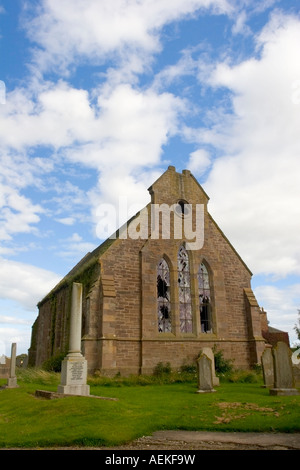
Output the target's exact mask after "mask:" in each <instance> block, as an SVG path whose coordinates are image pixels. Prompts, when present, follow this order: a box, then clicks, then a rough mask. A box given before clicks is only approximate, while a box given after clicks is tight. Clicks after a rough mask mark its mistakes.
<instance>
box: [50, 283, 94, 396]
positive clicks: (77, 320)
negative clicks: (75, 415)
mask: <svg viewBox="0 0 300 470" xmlns="http://www.w3.org/2000/svg"><path fill="white" fill-rule="evenodd" d="M81 322H82V284H79V283H76V282H74V283H73V286H72V306H71V321H70V340H69V352H68V354H67V356H66V357H65V359H64V360H63V361H62V368H61V384H60V385H59V386H58V389H57V391H58V393H63V394H66V395H89V394H90V387H89V385H87V383H86V382H87V361H86V359H85V358H84V357H83V355H82V354H81Z"/></svg>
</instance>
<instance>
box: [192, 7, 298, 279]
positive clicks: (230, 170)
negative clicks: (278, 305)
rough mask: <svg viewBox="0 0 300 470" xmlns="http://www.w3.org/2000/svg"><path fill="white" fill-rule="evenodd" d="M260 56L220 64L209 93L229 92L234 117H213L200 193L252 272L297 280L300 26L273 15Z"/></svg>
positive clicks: (203, 136) (204, 133) (204, 132)
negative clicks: (209, 160)
mask: <svg viewBox="0 0 300 470" xmlns="http://www.w3.org/2000/svg"><path fill="white" fill-rule="evenodd" d="M257 44H258V47H259V50H260V56H259V57H258V58H256V59H254V58H251V59H249V60H245V61H243V62H241V63H240V64H238V65H231V64H230V63H229V62H225V63H220V64H218V65H217V66H216V67H215V69H214V71H213V73H212V74H211V75H210V76H209V78H208V80H209V84H210V85H211V86H212V87H215V88H219V87H226V88H228V90H230V92H231V105H232V110H233V114H231V113H225V114H224V110H221V112H220V114H219V115H218V114H215V115H214V116H213V118H214V125H212V126H211V128H210V129H207V128H205V129H200V130H197V132H195V133H194V134H193V137H194V138H195V136H196V135H198V142H199V144H200V143H202V144H203V142H204V143H206V144H212V145H214V146H215V147H217V148H218V150H219V152H220V153H222V155H223V156H221V157H220V158H218V159H217V160H215V161H214V164H213V167H212V170H211V172H210V174H209V177H208V179H207V182H206V184H205V185H204V187H205V190H206V191H207V193H208V194H209V195H210V197H211V201H210V211H211V213H212V215H213V216H214V217H215V219H216V220H217V222H218V223H219V224H220V226H221V227H222V229H223V230H224V232H225V233H226V235H227V236H228V238H229V239H230V240H231V241H232V243H233V245H234V246H235V247H236V248H237V250H238V251H239V253H240V254H241V256H242V257H243V258H244V259H245V261H246V262H247V263H248V265H249V267H250V269H251V270H252V271H253V272H255V273H271V274H273V275H275V276H276V277H277V278H281V277H285V276H286V275H288V274H300V248H299V233H300V205H299V200H300V185H299V174H300V159H299V154H300V140H299V122H300V106H299V105H296V104H295V102H294V101H293V99H292V90H293V89H292V84H293V83H294V81H295V79H296V78H297V77H300V62H299V60H298V55H299V48H300V21H299V20H298V19H297V18H295V17H291V16H282V15H281V14H280V13H278V12H277V13H276V14H275V15H273V16H272V18H271V20H270V22H269V24H268V25H267V26H266V27H265V28H264V29H263V31H262V32H261V34H260V35H259V36H258V38H257Z"/></svg>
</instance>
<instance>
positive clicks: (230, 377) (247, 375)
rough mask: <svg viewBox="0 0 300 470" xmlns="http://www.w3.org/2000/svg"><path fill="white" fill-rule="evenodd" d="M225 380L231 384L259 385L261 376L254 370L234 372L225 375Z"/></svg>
mask: <svg viewBox="0 0 300 470" xmlns="http://www.w3.org/2000/svg"><path fill="white" fill-rule="evenodd" d="M225 379H226V380H227V381H228V382H231V383H248V384H252V383H258V382H259V381H260V380H261V375H260V374H258V373H257V372H255V371H253V370H239V369H236V370H233V371H230V372H228V373H227V374H225Z"/></svg>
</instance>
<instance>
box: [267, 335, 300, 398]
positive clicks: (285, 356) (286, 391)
mask: <svg viewBox="0 0 300 470" xmlns="http://www.w3.org/2000/svg"><path fill="white" fill-rule="evenodd" d="M272 354H273V363H274V388H271V389H270V394H271V395H298V391H297V389H296V388H295V381H294V376H293V367H292V360H291V350H290V348H289V347H288V346H287V344H285V343H284V342H283V341H278V343H277V344H276V346H274V347H273V348H272Z"/></svg>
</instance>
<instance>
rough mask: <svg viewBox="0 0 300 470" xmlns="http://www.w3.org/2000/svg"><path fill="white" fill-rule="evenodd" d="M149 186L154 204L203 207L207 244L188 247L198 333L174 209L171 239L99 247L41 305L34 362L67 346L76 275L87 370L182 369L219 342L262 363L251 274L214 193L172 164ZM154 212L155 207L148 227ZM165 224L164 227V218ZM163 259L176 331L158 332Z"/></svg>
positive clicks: (246, 363) (238, 357)
mask: <svg viewBox="0 0 300 470" xmlns="http://www.w3.org/2000/svg"><path fill="white" fill-rule="evenodd" d="M149 192H150V194H151V202H152V203H153V204H163V203H164V204H168V205H172V204H174V203H176V202H177V201H178V200H184V201H187V202H188V203H190V204H192V205H195V204H203V207H204V244H203V246H202V247H201V249H199V250H190V251H189V263H190V279H191V294H192V311H193V331H192V333H191V334H187V333H181V332H180V323H179V298H178V274H177V254H178V250H179V247H180V246H181V244H183V243H185V241H186V240H185V238H184V237H183V238H182V239H174V232H173V227H174V223H173V222H174V219H173V217H177V215H176V214H171V219H170V221H171V224H170V230H171V233H170V239H162V237H161V236H160V238H159V239H151V238H148V239H132V238H127V239H122V238H119V239H116V240H114V241H112V242H110V243H109V245H105V249H103V248H101V247H99V249H98V250H95V253H94V254H92V255H93V256H92V255H90V257H88V258H87V260H88V261H87V262H86V265H85V264H84V263H79V267H77V268H76V267H75V268H74V269H73V270H72V272H71V273H69V275H68V276H67V277H66V278H65V279H64V280H63V281H62V283H60V285H59V286H58V288H57V289H54V291H53V292H52V293H50V294H49V295H48V296H47V297H46V298H45V299H44V300H43V301H42V302H41V303H40V305H39V317H38V319H37V321H36V323H35V325H34V327H33V335H32V345H31V362H34V363H35V364H36V365H40V364H41V363H42V362H43V361H44V360H45V359H47V358H49V357H51V356H52V355H55V354H57V353H58V352H60V351H62V352H64V351H66V350H67V346H68V345H67V340H68V328H69V324H68V322H69V312H70V285H71V281H75V282H82V283H83V285H84V295H83V327H82V348H83V353H84V355H85V358H86V359H87V361H88V367H89V372H94V371H95V370H100V371H101V372H102V373H103V374H109V375H114V374H115V373H117V372H121V373H122V374H128V373H139V372H143V373H151V372H152V371H153V369H154V367H155V366H156V365H157V363H158V362H170V363H171V366H172V367H180V366H181V365H182V364H184V363H192V362H193V361H194V360H195V358H196V357H197V355H198V354H199V351H200V349H201V348H202V347H204V346H208V347H213V346H214V345H217V346H218V348H219V349H221V350H223V353H224V357H225V358H228V359H234V361H235V362H234V364H235V365H236V366H237V367H244V368H247V367H250V366H251V365H253V364H255V363H257V362H260V356H261V353H262V351H263V349H264V344H265V343H264V341H263V339H262V337H261V329H260V316H259V308H258V306H256V305H254V304H253V302H252V300H251V286H250V283H251V272H250V271H249V269H248V268H247V266H246V265H245V264H244V262H243V261H242V259H241V258H240V256H239V255H238V254H237V252H236V251H235V249H234V248H233V247H232V245H231V244H230V242H229V241H228V240H227V238H226V236H225V235H224V234H223V232H222V231H221V230H220V228H219V227H218V226H217V224H216V223H215V222H214V220H213V219H212V217H211V216H210V215H209V213H208V212H207V203H208V196H207V195H206V193H205V192H204V191H203V189H202V188H201V187H200V186H199V184H198V183H197V181H196V180H195V178H194V177H193V176H192V175H191V174H190V172H189V171H187V170H184V171H183V173H182V174H179V173H176V171H175V169H174V168H173V167H170V168H169V169H168V170H167V171H166V172H165V173H164V174H163V175H162V176H161V177H160V178H159V179H158V180H157V181H156V182H155V183H154V184H153V185H152V186H151V188H149ZM149 207H150V206H149ZM150 215H151V212H150V210H149V211H148V216H149V220H148V228H149V231H150V227H151V223H150V222H151V220H150ZM137 220H138V219H137V218H136V219H134V221H133V223H136V221H137ZM159 224H160V225H159V226H160V229H161V227H162V217H160V221H159ZM195 229H196V225H195V217H194V218H193V230H195ZM160 235H161V234H160ZM91 257H92V258H91ZM163 257H164V259H165V260H166V261H167V263H168V266H169V269H170V279H171V281H170V282H171V285H170V292H171V314H172V331H171V332H170V333H159V332H158V322H157V264H158V262H159V261H160V260H161V258H163ZM90 258H91V259H93V263H94V264H92V266H93V270H91V262H90V261H89V260H90ZM202 262H204V263H205V265H206V267H207V270H208V272H209V274H210V280H211V292H212V318H213V331H212V332H211V333H202V332H201V325H200V313H199V295H198V280H197V273H198V269H199V266H200V264H201V263H202ZM87 263H88V264H87ZM87 272H89V275H87ZM91 273H92V274H91Z"/></svg>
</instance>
